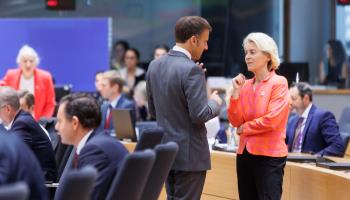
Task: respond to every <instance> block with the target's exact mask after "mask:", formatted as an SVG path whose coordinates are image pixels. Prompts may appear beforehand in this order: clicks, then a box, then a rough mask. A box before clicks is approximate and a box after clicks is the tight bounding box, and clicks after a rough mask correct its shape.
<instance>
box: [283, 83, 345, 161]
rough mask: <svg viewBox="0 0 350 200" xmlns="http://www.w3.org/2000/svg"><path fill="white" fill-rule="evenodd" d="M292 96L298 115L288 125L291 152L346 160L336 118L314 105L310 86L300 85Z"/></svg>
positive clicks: (292, 88) (293, 91) (293, 87)
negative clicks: (341, 157) (342, 157)
mask: <svg viewBox="0 0 350 200" xmlns="http://www.w3.org/2000/svg"><path fill="white" fill-rule="evenodd" d="M289 92H290V96H291V106H292V108H293V109H295V110H296V112H297V114H298V116H294V117H291V118H290V121H289V123H288V125H287V138H286V143H287V144H288V149H289V151H291V152H305V153H312V154H317V155H321V156H322V155H331V156H343V154H344V143H343V141H342V138H341V136H340V133H339V128H338V125H337V122H336V120H335V117H334V115H333V114H332V113H331V112H328V111H325V110H322V109H320V108H317V107H316V106H315V105H313V104H312V90H311V88H310V86H309V85H308V84H307V83H302V82H300V83H297V84H294V85H292V86H291V88H290V89H289Z"/></svg>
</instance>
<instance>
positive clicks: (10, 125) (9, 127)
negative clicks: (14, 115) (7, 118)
mask: <svg viewBox="0 0 350 200" xmlns="http://www.w3.org/2000/svg"><path fill="white" fill-rule="evenodd" d="M14 120H15V119H13V120H12V121H11V122H10V123H9V124H8V125H7V126H5V124H4V128H5V129H6V130H10V129H11V127H12V124H13V121H14Z"/></svg>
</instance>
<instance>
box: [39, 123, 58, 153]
mask: <svg viewBox="0 0 350 200" xmlns="http://www.w3.org/2000/svg"><path fill="white" fill-rule="evenodd" d="M56 122H57V118H56V117H41V118H40V119H39V121H38V123H39V124H40V125H41V126H43V127H44V128H45V129H46V130H47V132H48V133H49V136H50V139H51V145H52V148H53V150H54V151H55V150H56V148H57V145H58V143H59V135H58V134H57V131H56V129H55V126H56Z"/></svg>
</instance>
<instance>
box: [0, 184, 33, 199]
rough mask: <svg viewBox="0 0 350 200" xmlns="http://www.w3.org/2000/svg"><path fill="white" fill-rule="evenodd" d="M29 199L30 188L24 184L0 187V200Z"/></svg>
mask: <svg viewBox="0 0 350 200" xmlns="http://www.w3.org/2000/svg"><path fill="white" fill-rule="evenodd" d="M28 197H29V188H28V185H27V184H26V183H24V182H18V183H14V184H8V185H1V186H0V200H9V199H11V200H25V199H27V198H28Z"/></svg>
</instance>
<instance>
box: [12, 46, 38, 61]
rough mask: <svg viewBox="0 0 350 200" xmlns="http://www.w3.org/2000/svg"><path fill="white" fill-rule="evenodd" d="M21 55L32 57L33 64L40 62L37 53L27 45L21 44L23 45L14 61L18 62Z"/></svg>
mask: <svg viewBox="0 0 350 200" xmlns="http://www.w3.org/2000/svg"><path fill="white" fill-rule="evenodd" d="M23 57H33V58H34V62H35V65H39V63H40V58H39V55H38V53H37V52H36V51H35V50H34V49H33V48H32V47H30V46H29V45H27V44H26V45H23V47H22V48H21V49H20V50H19V52H18V55H17V59H16V62H17V64H19V63H20V62H21V59H22V58H23Z"/></svg>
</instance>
